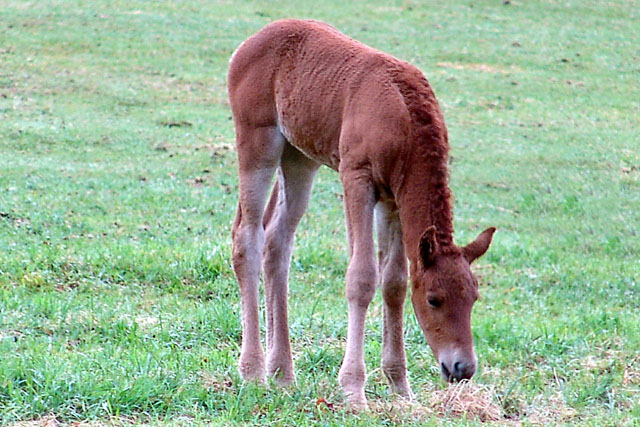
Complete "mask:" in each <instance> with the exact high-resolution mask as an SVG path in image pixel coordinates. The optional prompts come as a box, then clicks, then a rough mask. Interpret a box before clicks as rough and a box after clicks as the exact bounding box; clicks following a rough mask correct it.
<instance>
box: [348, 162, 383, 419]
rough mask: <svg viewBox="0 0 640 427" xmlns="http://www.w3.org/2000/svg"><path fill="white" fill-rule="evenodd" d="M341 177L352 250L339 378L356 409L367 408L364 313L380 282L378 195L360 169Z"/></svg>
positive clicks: (352, 405)
mask: <svg viewBox="0 0 640 427" xmlns="http://www.w3.org/2000/svg"><path fill="white" fill-rule="evenodd" d="M340 179H341V180H342V185H343V187H344V203H345V212H346V217H347V231H348V234H349V243H350V246H351V253H350V260H349V267H348V268H347V277H346V281H347V302H348V307H349V321H348V328H347V349H346V352H345V355H344V360H343V362H342V367H341V368H340V374H339V381H340V385H341V386H342V389H343V390H344V393H345V395H346V397H347V401H348V402H349V405H350V406H351V407H352V408H354V409H366V407H367V399H366V398H365V395H364V384H365V381H366V372H365V364H364V353H363V346H364V326H365V316H366V312H367V307H368V306H369V303H370V302H371V299H372V298H373V295H374V293H375V287H376V282H377V278H376V275H377V272H376V260H375V248H374V242H373V208H374V206H375V196H374V188H373V184H372V181H371V180H370V179H369V178H368V177H363V176H362V173H361V172H360V171H352V172H348V171H341V172H340Z"/></svg>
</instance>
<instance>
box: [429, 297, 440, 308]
mask: <svg viewBox="0 0 640 427" xmlns="http://www.w3.org/2000/svg"><path fill="white" fill-rule="evenodd" d="M427 301H428V302H429V305H430V306H431V307H433V308H438V307H440V305H441V304H442V301H440V300H439V299H437V298H429V299H428V300H427Z"/></svg>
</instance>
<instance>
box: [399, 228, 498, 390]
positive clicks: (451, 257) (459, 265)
mask: <svg viewBox="0 0 640 427" xmlns="http://www.w3.org/2000/svg"><path fill="white" fill-rule="evenodd" d="M494 231H495V228H493V227H492V228H489V229H487V230H485V231H483V232H482V233H481V234H480V235H479V236H478V237H477V238H476V240H475V241H473V242H472V243H470V244H469V245H467V246H465V247H462V248H458V247H448V248H440V247H439V246H438V243H437V241H436V230H435V227H430V228H429V229H427V231H425V233H424V234H423V236H422V239H421V242H420V247H419V261H418V263H416V265H415V266H412V283H413V290H412V296H411V301H412V302H413V309H414V311H415V313H416V316H417V318H418V323H420V327H421V328H422V330H423V332H424V335H425V337H426V339H427V342H428V343H429V346H430V347H431V350H433V353H434V355H435V357H436V359H437V360H438V363H439V364H440V369H441V371H442V376H443V377H444V378H445V379H446V380H447V381H449V382H453V381H454V380H458V381H459V380H462V379H469V378H471V377H472V376H473V374H474V373H475V371H476V364H477V360H476V355H475V353H474V351H473V338H472V336H471V308H472V307H473V303H474V302H475V301H476V300H477V299H478V281H477V280H476V278H475V277H474V276H473V273H472V272H471V269H470V268H469V265H470V264H471V263H472V262H473V261H474V260H475V259H476V258H478V257H480V256H482V255H483V254H484V253H485V252H486V251H487V249H488V248H489V244H490V243H491V238H492V237H493V232H494Z"/></svg>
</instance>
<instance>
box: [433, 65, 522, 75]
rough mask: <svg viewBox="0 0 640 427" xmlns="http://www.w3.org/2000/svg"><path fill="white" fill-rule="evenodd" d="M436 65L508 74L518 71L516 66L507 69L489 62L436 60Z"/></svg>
mask: <svg viewBox="0 0 640 427" xmlns="http://www.w3.org/2000/svg"><path fill="white" fill-rule="evenodd" d="M436 65H437V66H438V67H443V68H451V69H454V70H470V71H480V72H483V73H500V74H509V73H512V72H514V71H520V70H519V69H518V68H517V67H513V66H512V67H510V68H509V69H505V68H501V67H497V66H495V65H489V64H461V63H459V62H438V63H437V64H436Z"/></svg>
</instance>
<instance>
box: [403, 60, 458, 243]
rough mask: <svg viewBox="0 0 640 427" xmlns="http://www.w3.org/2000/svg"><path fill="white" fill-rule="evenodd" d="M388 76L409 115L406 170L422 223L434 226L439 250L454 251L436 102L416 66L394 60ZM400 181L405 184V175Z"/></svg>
mask: <svg viewBox="0 0 640 427" xmlns="http://www.w3.org/2000/svg"><path fill="white" fill-rule="evenodd" d="M391 77H392V81H393V83H394V85H395V86H396V87H397V89H398V91H399V92H400V94H401V95H402V97H403V99H404V103H405V105H406V107H407V110H408V112H409V115H410V117H411V136H410V138H411V139H412V140H411V141H409V146H410V148H411V150H410V153H409V156H410V158H409V160H410V162H411V164H412V165H416V167H414V168H413V170H412V171H411V172H409V171H407V172H409V173H412V174H413V176H411V177H410V181H411V182H413V184H411V185H412V187H413V188H410V189H409V191H420V196H419V197H422V198H424V199H425V200H424V201H423V204H424V206H423V207H424V209H421V211H423V212H425V214H426V215H429V216H430V217H428V218H425V220H426V224H425V226H426V227H428V226H430V225H435V226H436V239H437V241H438V243H439V245H440V248H441V250H442V251H444V252H457V247H456V246H455V245H454V244H453V208H452V197H453V196H452V194H451V190H450V189H449V186H448V168H447V162H448V159H449V155H448V152H449V139H448V135H447V128H446V126H445V123H444V118H443V116H442V112H441V111H440V107H439V106H438V101H437V100H436V97H435V95H434V93H433V90H432V89H431V86H430V85H429V82H428V81H427V79H426V78H425V77H424V76H423V75H422V73H421V72H420V71H419V70H418V69H417V68H415V67H413V66H411V65H408V64H406V63H402V62H400V61H398V63H397V64H394V66H393V67H392V69H391ZM416 174H419V176H416ZM404 180H405V183H407V181H408V177H407V176H406V175H405V177H404ZM415 187H418V188H415ZM416 214H417V215H419V213H416ZM426 227H425V228H426Z"/></svg>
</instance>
